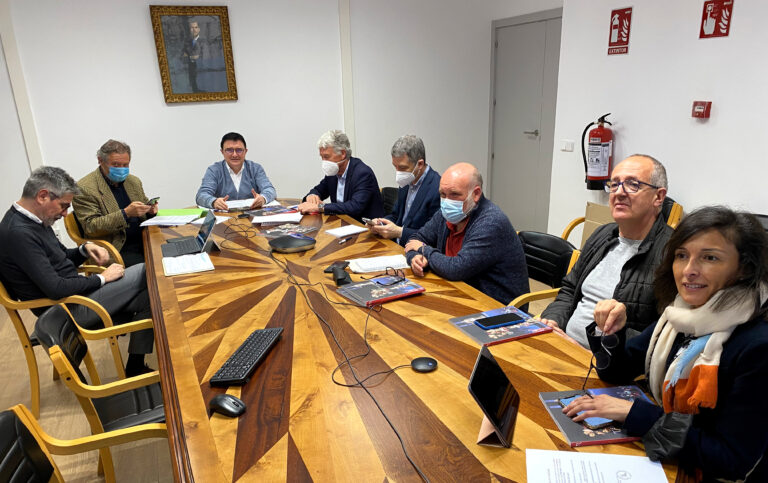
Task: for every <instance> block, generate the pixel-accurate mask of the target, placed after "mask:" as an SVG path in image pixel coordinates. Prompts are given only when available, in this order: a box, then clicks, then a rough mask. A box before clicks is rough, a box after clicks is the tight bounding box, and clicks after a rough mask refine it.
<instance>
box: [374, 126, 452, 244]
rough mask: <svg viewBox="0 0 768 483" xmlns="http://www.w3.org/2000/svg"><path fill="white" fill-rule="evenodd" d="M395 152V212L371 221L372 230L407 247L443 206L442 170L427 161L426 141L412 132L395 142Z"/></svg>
mask: <svg viewBox="0 0 768 483" xmlns="http://www.w3.org/2000/svg"><path fill="white" fill-rule="evenodd" d="M391 154H392V165H393V166H394V167H395V181H396V183H397V185H398V186H399V187H400V189H399V190H398V192H397V202H395V207H394V208H393V209H392V213H391V214H389V215H387V216H385V217H384V218H376V219H375V220H372V221H371V223H372V225H373V226H371V231H372V232H374V233H375V234H377V235H379V236H382V237H384V238H390V239H392V238H394V239H396V240H397V242H398V243H399V244H400V245H403V246H405V244H406V243H407V242H408V240H409V239H410V238H411V236H413V235H414V234H416V232H417V231H418V230H419V228H421V227H422V226H424V224H425V223H426V222H427V220H429V219H430V218H432V215H434V214H435V212H436V211H437V210H439V209H440V173H438V172H437V171H435V170H434V169H432V168H431V167H430V166H429V165H428V164H427V161H426V159H427V155H426V152H425V150H424V142H423V141H422V140H421V138H419V137H416V136H414V135H412V134H406V135H405V136H401V137H400V138H399V139H398V140H397V141H395V144H394V145H393V146H392V153H391Z"/></svg>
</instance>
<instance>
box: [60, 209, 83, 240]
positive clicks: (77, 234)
mask: <svg viewBox="0 0 768 483" xmlns="http://www.w3.org/2000/svg"><path fill="white" fill-rule="evenodd" d="M64 227H65V228H66V229H67V235H69V237H70V238H71V239H72V241H73V242H75V243H77V244H78V245H82V244H83V243H85V238H83V229H82V227H81V226H80V222H79V221H77V217H76V216H75V212H74V211H73V212H71V213H67V216H65V217H64Z"/></svg>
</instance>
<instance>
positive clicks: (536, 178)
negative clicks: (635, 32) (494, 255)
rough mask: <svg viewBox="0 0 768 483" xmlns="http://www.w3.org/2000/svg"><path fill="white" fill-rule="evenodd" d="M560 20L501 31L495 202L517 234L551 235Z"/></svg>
mask: <svg viewBox="0 0 768 483" xmlns="http://www.w3.org/2000/svg"><path fill="white" fill-rule="evenodd" d="M560 26H561V19H560V18H551V19H547V20H539V21H533V22H527V23H520V24H516V25H510V26H497V27H496V29H495V37H496V43H495V48H494V65H495V72H494V84H493V89H494V92H492V102H491V103H492V106H491V107H492V114H491V122H492V130H491V136H492V139H491V159H490V178H491V179H490V180H489V183H488V184H490V197H491V200H493V202H494V203H496V204H497V205H499V206H500V207H501V209H502V210H504V213H506V214H507V216H508V217H509V220H510V221H511V222H512V225H513V226H514V227H515V229H517V230H535V231H542V232H546V231H547V221H548V217H549V187H550V177H551V171H552V149H553V143H554V137H553V136H554V128H555V101H556V98H557V68H558V62H559V57H560Z"/></svg>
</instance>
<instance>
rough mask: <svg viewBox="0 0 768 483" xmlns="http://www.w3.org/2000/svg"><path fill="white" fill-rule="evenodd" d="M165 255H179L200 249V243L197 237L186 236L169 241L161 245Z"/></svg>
mask: <svg viewBox="0 0 768 483" xmlns="http://www.w3.org/2000/svg"><path fill="white" fill-rule="evenodd" d="M160 248H161V249H162V251H163V256H164V257H177V256H179V255H188V254H190V253H197V252H199V251H200V243H198V241H197V239H196V238H195V237H189V238H185V239H184V240H181V241H176V242H168V243H165V244H163V245H161V246H160Z"/></svg>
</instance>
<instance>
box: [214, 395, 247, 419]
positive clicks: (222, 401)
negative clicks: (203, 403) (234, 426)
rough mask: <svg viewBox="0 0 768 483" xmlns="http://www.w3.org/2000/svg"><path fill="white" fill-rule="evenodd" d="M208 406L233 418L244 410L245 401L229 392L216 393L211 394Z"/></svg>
mask: <svg viewBox="0 0 768 483" xmlns="http://www.w3.org/2000/svg"><path fill="white" fill-rule="evenodd" d="M208 406H209V407H210V408H211V409H212V410H213V411H214V412H216V413H219V414H223V415H224V416H227V417H230V418H234V417H237V416H240V415H241V414H243V413H244V412H245V403H244V402H243V401H241V400H240V398H238V397H235V396H233V395H231V394H217V395H215V396H213V399H211V402H210V403H208Z"/></svg>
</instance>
